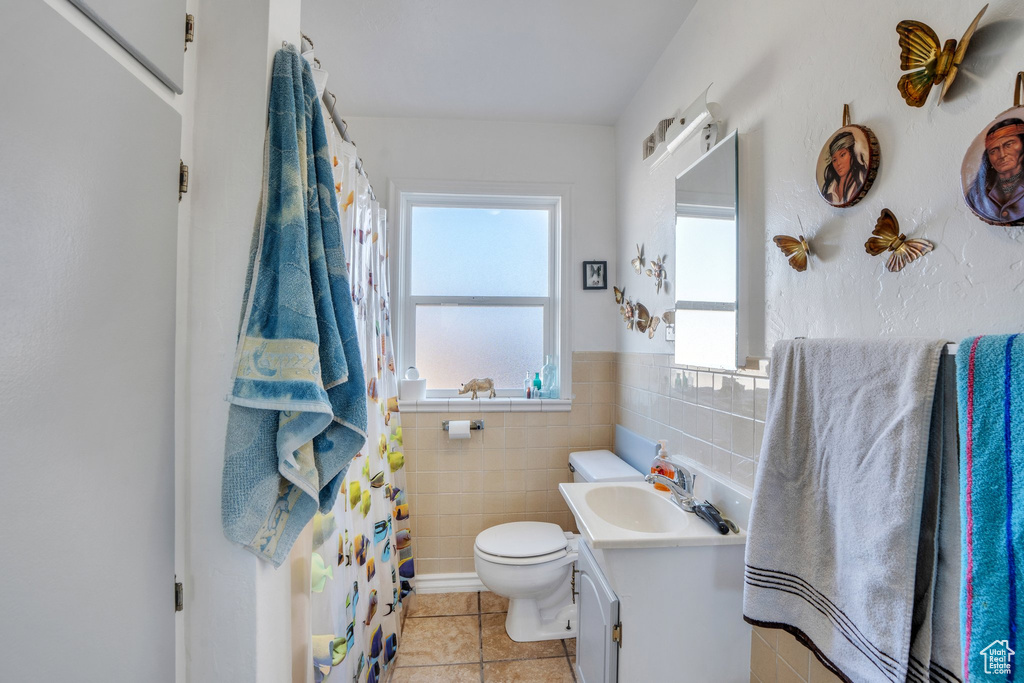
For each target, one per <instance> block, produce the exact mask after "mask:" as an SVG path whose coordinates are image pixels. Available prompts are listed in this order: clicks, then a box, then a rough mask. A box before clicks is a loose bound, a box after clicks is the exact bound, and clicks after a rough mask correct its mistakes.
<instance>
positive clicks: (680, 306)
mask: <svg viewBox="0 0 1024 683" xmlns="http://www.w3.org/2000/svg"><path fill="white" fill-rule="evenodd" d="M737 147H738V145H737V135H736V131H733V132H732V133H730V134H729V135H728V136H726V138H725V139H724V140H722V141H721V142H720V143H718V144H717V145H716V146H715V147H713V148H712V149H711V150H710V151H708V152H707V153H706V154H704V155H703V156H702V157H701V158H700V159H698V160H697V161H696V162H695V163H694V164H693V165H692V166H690V168H688V169H687V170H685V171H683V172H682V173H681V174H680V175H679V177H677V178H676V228H675V232H676V254H675V267H676V274H675V280H674V285H675V292H676V315H675V336H676V341H675V362H676V364H678V365H696V366H700V367H706V368H715V369H729V370H735V369H736V368H738V367H741V366H743V365H745V364H746V349H741V348H740V346H741V345H740V335H739V328H740V320H739V313H740V311H739V304H740V296H739V292H740V283H739V274H740V269H739V234H740V232H739V207H738V199H737V197H738V187H737V185H738V182H737V154H738V148H737ZM741 351H742V355H741Z"/></svg>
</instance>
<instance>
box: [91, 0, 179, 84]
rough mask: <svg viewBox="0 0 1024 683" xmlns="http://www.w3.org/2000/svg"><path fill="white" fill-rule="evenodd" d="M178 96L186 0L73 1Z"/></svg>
mask: <svg viewBox="0 0 1024 683" xmlns="http://www.w3.org/2000/svg"><path fill="white" fill-rule="evenodd" d="M71 2H72V3H74V5H75V6H76V7H78V8H79V9H80V10H82V12H83V13H85V15H86V16H88V17H89V18H90V19H92V20H93V21H94V22H96V24H97V25H98V26H99V27H100V28H102V29H103V30H104V31H106V32H107V33H108V34H109V35H110V36H111V37H112V38H113V39H114V40H116V41H117V42H118V43H120V44H121V45H122V46H123V47H124V49H126V50H128V52H130V53H132V54H133V55H134V56H135V58H136V59H138V60H139V61H140V62H142V65H143V66H145V67H146V68H147V69H149V70H150V71H151V72H153V74H154V75H155V76H156V77H157V78H159V79H160V80H161V81H163V82H164V83H165V84H166V85H167V87H168V88H171V89H172V90H174V92H178V93H180V92H181V87H182V80H183V71H184V68H185V66H184V62H185V60H184V59H183V54H184V47H185V0H71Z"/></svg>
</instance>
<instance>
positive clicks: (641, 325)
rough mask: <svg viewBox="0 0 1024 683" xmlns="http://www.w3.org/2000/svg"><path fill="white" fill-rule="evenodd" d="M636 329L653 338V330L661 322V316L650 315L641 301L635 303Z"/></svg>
mask: <svg viewBox="0 0 1024 683" xmlns="http://www.w3.org/2000/svg"><path fill="white" fill-rule="evenodd" d="M636 308H637V312H636V329H637V331H638V332H641V333H643V332H646V333H647V338H648V339H654V331H655V330H656V329H658V323H660V322H661V318H659V317H658V316H656V315H655V316H651V313H650V311H648V310H647V307H646V306H644V305H643V304H642V303H639V302H638V303H637V305H636Z"/></svg>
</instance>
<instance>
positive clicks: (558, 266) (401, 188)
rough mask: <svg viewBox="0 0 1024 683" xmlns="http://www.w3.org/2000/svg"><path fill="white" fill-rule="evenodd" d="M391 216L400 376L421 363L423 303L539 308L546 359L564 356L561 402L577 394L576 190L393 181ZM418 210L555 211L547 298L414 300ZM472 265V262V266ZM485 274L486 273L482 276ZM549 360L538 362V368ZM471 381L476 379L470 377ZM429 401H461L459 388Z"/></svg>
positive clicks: (435, 392) (517, 390) (517, 392)
mask: <svg viewBox="0 0 1024 683" xmlns="http://www.w3.org/2000/svg"><path fill="white" fill-rule="evenodd" d="M389 190H390V191H389V196H390V203H389V206H390V210H389V214H390V215H391V216H397V217H398V230H396V231H393V232H392V233H391V234H392V240H395V241H397V244H391V245H389V246H390V247H391V248H394V249H395V251H394V252H393V253H397V254H398V267H397V268H395V269H394V270H393V271H392V278H394V279H395V280H397V281H393V282H392V283H391V286H392V291H394V292H396V293H397V296H396V297H395V301H394V305H393V306H392V311H394V312H396V313H397V315H395V316H393V317H392V326H393V327H394V329H395V339H396V341H397V346H398V363H399V366H398V368H399V377H404V373H405V369H406V368H408V367H410V366H412V365H415V359H416V331H415V319H416V318H415V315H416V305H417V304H428V305H429V304H442V305H454V306H458V305H463V306H487V305H501V306H509V305H511V306H537V305H541V306H543V307H544V355H548V354H553V355H556V356H557V357H558V366H559V367H558V373H559V390H560V396H559V398H561V399H568V398H569V397H570V396H571V395H572V391H571V390H572V385H571V381H572V372H571V368H572V356H571V349H572V347H571V343H570V339H569V337H570V334H569V333H570V329H569V310H570V301H571V291H570V275H569V273H570V272H571V271H570V269H569V268H568V267H567V263H566V259H567V258H568V254H569V253H570V251H569V235H570V234H571V231H570V228H569V207H570V203H571V194H570V191H571V190H570V188H569V187H568V186H565V185H555V184H547V183H480V182H446V181H414V180H393V181H391V182H390V183H389ZM417 206H437V207H452V208H491V209H494V208H497V209H546V210H548V211H550V216H551V219H550V220H551V223H550V224H549V229H548V293H549V295H548V296H547V297H482V296H465V297H451V296H413V295H412V294H411V293H410V289H411V281H412V280H411V278H412V259H411V249H412V240H411V235H410V226H411V221H412V209H413V207H417ZM467 265H468V266H469V267H471V265H472V264H467ZM481 275H482V276H485V274H481ZM543 362H544V359H543V358H541V359H539V360H538V367H537V370H538V371H539V370H540V369H541V368H540V365H541V364H543ZM466 379H470V378H468V377H467V378H466ZM427 386H428V391H427V399H428V400H431V399H436V400H447V399H449V398H456V397H459V394H458V387H454V388H449V389H438V388H429V386H430V378H427ZM497 393H498V396H507V397H521V396H522V393H523V390H522V387H511V388H508V387H506V388H502V389H499V390H498V392H497Z"/></svg>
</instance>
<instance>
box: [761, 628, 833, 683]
mask: <svg viewBox="0 0 1024 683" xmlns="http://www.w3.org/2000/svg"><path fill="white" fill-rule="evenodd" d="M839 680H840V679H839V677H838V676H836V675H835V674H834V673H832V672H831V671H829V670H828V669H826V668H825V666H824V665H823V664H822V663H821V662H819V661H818V658H817V657H815V656H814V655H813V654H811V651H810V650H808V649H807V648H806V647H804V646H803V645H801V644H800V643H799V642H797V640H796V638H794V637H793V636H791V635H789V634H788V633H786V632H785V631H780V630H778V629H765V628H759V627H757V626H755V627H754V630H753V631H752V632H751V634H750V683H839Z"/></svg>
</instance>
